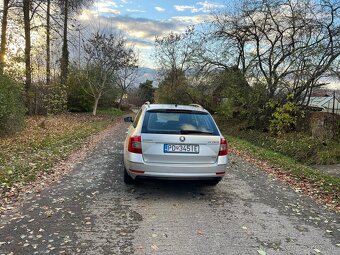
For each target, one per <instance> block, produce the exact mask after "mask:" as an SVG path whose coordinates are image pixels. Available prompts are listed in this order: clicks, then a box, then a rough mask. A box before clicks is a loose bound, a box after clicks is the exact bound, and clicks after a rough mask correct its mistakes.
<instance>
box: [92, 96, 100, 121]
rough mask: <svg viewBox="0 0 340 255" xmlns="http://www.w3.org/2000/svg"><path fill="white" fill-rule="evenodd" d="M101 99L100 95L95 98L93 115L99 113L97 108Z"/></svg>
mask: <svg viewBox="0 0 340 255" xmlns="http://www.w3.org/2000/svg"><path fill="white" fill-rule="evenodd" d="M99 99H100V95H99V96H98V97H96V98H95V100H94V106H93V112H92V115H93V116H96V115H97V108H98V102H99Z"/></svg>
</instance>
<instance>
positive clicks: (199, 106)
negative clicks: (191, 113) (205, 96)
mask: <svg viewBox="0 0 340 255" xmlns="http://www.w3.org/2000/svg"><path fill="white" fill-rule="evenodd" d="M189 105H190V106H193V107H198V108H203V107H202V106H201V105H199V104H189Z"/></svg>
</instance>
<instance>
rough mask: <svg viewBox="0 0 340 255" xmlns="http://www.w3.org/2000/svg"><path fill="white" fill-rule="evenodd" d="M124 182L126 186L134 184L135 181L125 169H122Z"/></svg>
mask: <svg viewBox="0 0 340 255" xmlns="http://www.w3.org/2000/svg"><path fill="white" fill-rule="evenodd" d="M124 182H125V183H126V184H134V183H135V180H134V179H133V178H132V177H131V176H130V175H129V174H128V173H127V171H126V169H125V167H124Z"/></svg>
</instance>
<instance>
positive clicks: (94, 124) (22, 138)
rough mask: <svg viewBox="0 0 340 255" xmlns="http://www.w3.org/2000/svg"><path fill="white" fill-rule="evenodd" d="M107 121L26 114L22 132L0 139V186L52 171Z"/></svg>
mask: <svg viewBox="0 0 340 255" xmlns="http://www.w3.org/2000/svg"><path fill="white" fill-rule="evenodd" d="M110 123H111V121H110V120H108V118H105V117H93V116H90V115H88V114H65V115H58V116H50V117H29V118H27V119H26V128H25V129H24V130H23V131H22V132H19V133H17V134H15V135H13V136H9V137H2V138H1V140H0V190H1V188H2V189H3V190H5V191H6V190H8V189H9V188H10V187H12V186H13V185H14V184H15V183H25V182H28V181H32V180H35V179H36V177H37V176H38V175H39V174H40V173H41V172H49V171H51V168H52V166H53V165H54V164H55V163H57V162H58V161H60V160H62V159H65V158H66V157H68V155H70V153H71V152H72V151H74V150H75V149H77V148H79V147H80V146H81V145H82V144H83V142H84V141H85V139H86V138H87V137H89V136H90V135H92V134H94V133H97V132H99V131H101V130H103V129H105V128H106V127H107V126H108V125H109V124H110Z"/></svg>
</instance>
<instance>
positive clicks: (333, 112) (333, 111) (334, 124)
mask: <svg viewBox="0 0 340 255" xmlns="http://www.w3.org/2000/svg"><path fill="white" fill-rule="evenodd" d="M332 114H333V116H332V117H333V134H334V135H335V132H336V131H335V130H336V123H335V90H334V91H333V108H332Z"/></svg>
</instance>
